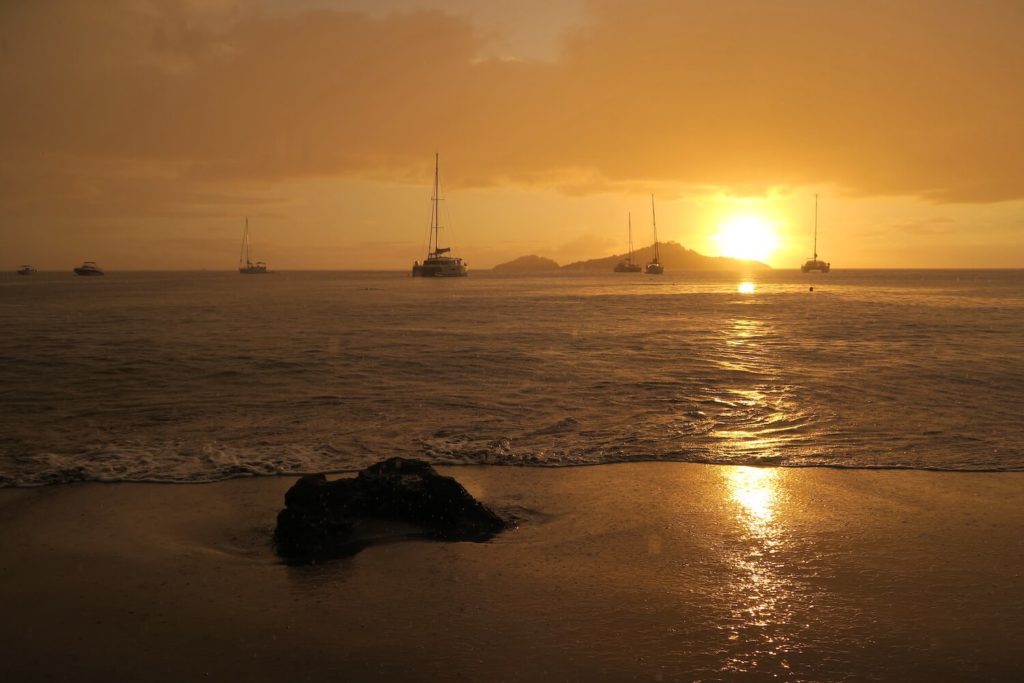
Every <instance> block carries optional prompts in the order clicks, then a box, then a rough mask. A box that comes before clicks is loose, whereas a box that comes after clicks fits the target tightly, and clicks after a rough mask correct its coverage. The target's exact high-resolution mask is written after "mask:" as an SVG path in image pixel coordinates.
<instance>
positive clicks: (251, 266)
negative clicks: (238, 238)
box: [238, 216, 268, 275]
mask: <svg viewBox="0 0 1024 683" xmlns="http://www.w3.org/2000/svg"><path fill="white" fill-rule="evenodd" d="M238 272H239V273H240V274H242V275H266V274H267V272H268V271H267V264H266V263H264V262H263V261H256V262H255V263H253V261H252V258H251V257H250V255H249V217H248V216H246V217H245V232H243V233H242V252H241V253H240V254H239V255H238Z"/></svg>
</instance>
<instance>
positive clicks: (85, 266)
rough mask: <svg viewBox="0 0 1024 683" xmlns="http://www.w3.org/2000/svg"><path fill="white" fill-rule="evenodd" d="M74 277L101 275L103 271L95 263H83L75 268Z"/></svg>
mask: <svg viewBox="0 0 1024 683" xmlns="http://www.w3.org/2000/svg"><path fill="white" fill-rule="evenodd" d="M75 275H86V276H90V275H103V269H102V268H100V267H99V266H97V265H96V262H95V261H85V262H83V263H82V265H80V266H78V267H77V268H75Z"/></svg>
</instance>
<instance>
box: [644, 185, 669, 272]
mask: <svg viewBox="0 0 1024 683" xmlns="http://www.w3.org/2000/svg"><path fill="white" fill-rule="evenodd" d="M651 225H652V226H654V258H653V259H652V260H651V262H650V263H648V264H647V267H646V268H644V272H645V273H647V274H648V275H661V274H662V273H664V272H665V267H664V266H663V265H661V255H660V254H659V253H658V220H657V218H655V216H654V195H653V194H652V195H651Z"/></svg>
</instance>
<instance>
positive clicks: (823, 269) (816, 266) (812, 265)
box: [800, 195, 832, 273]
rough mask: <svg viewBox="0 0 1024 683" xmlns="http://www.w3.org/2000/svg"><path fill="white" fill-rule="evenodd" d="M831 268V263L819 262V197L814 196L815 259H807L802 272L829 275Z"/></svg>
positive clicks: (801, 268) (801, 267)
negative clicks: (813, 271)
mask: <svg viewBox="0 0 1024 683" xmlns="http://www.w3.org/2000/svg"><path fill="white" fill-rule="evenodd" d="M831 268H832V264H831V263H826V262H825V261H819V260H818V195H814V258H810V259H807V261H805V262H804V264H803V265H802V266H800V270H802V271H803V272H805V273H810V272H811V271H812V270H816V271H818V272H820V273H827V272H828V271H829V270H830V269H831Z"/></svg>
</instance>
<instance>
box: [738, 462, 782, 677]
mask: <svg viewBox="0 0 1024 683" xmlns="http://www.w3.org/2000/svg"><path fill="white" fill-rule="evenodd" d="M721 472H722V476H723V477H724V480H725V481H724V483H725V492H726V495H727V501H728V502H729V503H731V504H732V510H733V513H732V514H734V515H735V518H736V521H737V523H738V525H739V529H740V534H739V536H738V537H737V538H736V539H735V545H734V546H733V547H732V548H731V551H730V552H728V553H727V555H726V560H727V562H728V563H729V564H730V565H731V567H730V569H731V580H730V581H729V583H728V585H727V586H726V594H727V596H728V600H729V625H728V626H727V628H726V631H727V639H728V642H729V644H728V646H727V650H728V656H727V658H726V660H725V662H724V663H723V671H724V672H728V673H730V674H739V673H749V672H752V671H757V672H759V673H761V674H762V675H768V676H770V677H773V678H780V677H781V678H786V677H787V675H786V674H787V673H788V671H789V668H790V662H789V656H790V655H791V654H792V653H793V652H794V650H796V649H799V648H798V647H797V644H796V643H795V642H794V641H793V638H792V636H793V633H794V624H793V620H794V606H795V603H796V602H797V601H798V600H799V597H798V591H797V586H796V585H795V584H794V582H793V580H792V578H791V576H790V574H789V572H788V571H787V569H786V566H785V563H784V561H782V559H781V555H782V553H783V551H785V550H786V546H787V542H788V541H787V537H786V526H785V524H784V521H785V520H784V512H785V500H784V498H783V495H782V489H783V487H782V483H783V480H784V478H785V476H786V470H785V469H782V468H759V467H723V468H721Z"/></svg>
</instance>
